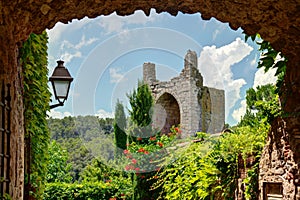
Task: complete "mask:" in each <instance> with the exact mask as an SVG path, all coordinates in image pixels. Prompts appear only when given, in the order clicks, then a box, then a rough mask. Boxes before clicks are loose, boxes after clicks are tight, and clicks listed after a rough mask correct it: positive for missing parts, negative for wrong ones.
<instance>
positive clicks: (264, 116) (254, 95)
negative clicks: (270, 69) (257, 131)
mask: <svg viewBox="0 0 300 200" xmlns="http://www.w3.org/2000/svg"><path fill="white" fill-rule="evenodd" d="M246 103H247V107H246V114H245V115H244V116H243V118H242V119H241V121H240V123H239V124H238V126H247V125H250V126H252V127H254V126H256V125H257V124H258V123H261V122H262V121H267V122H268V123H269V124H270V123H271V122H272V121H273V120H274V118H275V117H277V116H279V115H280V111H281V106H280V103H279V97H278V94H277V93H276V87H275V86H274V85H272V84H267V85H264V86H258V87H257V88H256V89H253V88H250V89H248V90H247V91H246Z"/></svg>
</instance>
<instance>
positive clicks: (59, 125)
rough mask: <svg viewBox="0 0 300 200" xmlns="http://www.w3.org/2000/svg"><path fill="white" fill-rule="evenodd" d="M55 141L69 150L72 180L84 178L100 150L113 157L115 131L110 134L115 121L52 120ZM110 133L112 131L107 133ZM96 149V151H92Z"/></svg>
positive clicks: (83, 118)
mask: <svg viewBox="0 0 300 200" xmlns="http://www.w3.org/2000/svg"><path fill="white" fill-rule="evenodd" d="M47 121H48V126H49V129H50V132H51V138H52V140H56V142H57V143H58V144H59V145H60V146H63V147H64V148H65V149H66V150H67V151H68V155H69V156H68V160H67V163H68V164H70V165H71V169H70V173H71V176H72V181H73V182H75V181H81V177H80V174H81V173H82V171H83V169H84V168H85V167H86V166H87V165H89V164H90V163H91V162H92V160H93V158H94V156H95V155H93V153H95V151H97V152H96V153H99V155H101V156H103V157H104V158H105V159H107V160H109V159H112V158H113V154H114V151H113V149H112V144H113V142H114V137H113V134H110V129H112V122H113V120H112V119H110V118H106V119H99V118H98V117H96V116H77V117H65V118H63V119H52V118H50V119H48V120H47ZM107 133H108V134H107ZM91 150H93V151H91Z"/></svg>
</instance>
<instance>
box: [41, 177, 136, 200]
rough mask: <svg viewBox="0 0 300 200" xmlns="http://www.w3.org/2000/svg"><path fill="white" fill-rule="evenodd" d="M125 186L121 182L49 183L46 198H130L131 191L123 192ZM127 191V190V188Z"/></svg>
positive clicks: (106, 199) (90, 199)
mask: <svg viewBox="0 0 300 200" xmlns="http://www.w3.org/2000/svg"><path fill="white" fill-rule="evenodd" d="M123 187H125V188H126V187H128V184H124V185H121V184H120V183H119V182H117V183H115V182H113V181H112V182H106V183H103V182H85V183H83V184H79V183H73V184H69V183H47V185H46V190H45V192H44V196H43V199H44V200H63V199H64V200H108V199H117V198H118V199H130V197H131V194H130V193H122V192H123V191H122V189H123ZM125 192H126V190H125Z"/></svg>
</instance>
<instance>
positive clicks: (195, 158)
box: [152, 139, 219, 199]
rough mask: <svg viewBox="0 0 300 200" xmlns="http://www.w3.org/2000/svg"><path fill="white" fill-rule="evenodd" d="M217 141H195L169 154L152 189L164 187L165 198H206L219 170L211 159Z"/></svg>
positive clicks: (163, 195) (162, 188) (162, 193)
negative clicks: (209, 155) (211, 152)
mask: <svg viewBox="0 0 300 200" xmlns="http://www.w3.org/2000/svg"><path fill="white" fill-rule="evenodd" d="M213 143H214V141H213V140H212V139H211V140H207V141H206V142H205V143H192V144H190V145H189V146H186V147H181V148H180V149H178V150H177V151H175V152H174V154H171V155H170V156H169V159H168V160H167V161H166V163H167V165H166V166H165V167H164V168H163V170H162V171H161V172H160V173H158V174H157V175H156V177H155V178H157V182H156V183H155V184H154V185H153V188H152V189H153V190H154V191H156V190H157V189H160V190H161V194H160V198H162V199H205V198H206V197H208V196H209V195H210V194H211V193H212V192H213V188H212V185H213V184H214V183H215V182H216V180H217V175H218V173H219V172H218V169H217V168H216V167H215V166H214V164H213V162H208V161H209V160H208V158H209V157H208V153H209V152H210V151H211V148H212V144H213Z"/></svg>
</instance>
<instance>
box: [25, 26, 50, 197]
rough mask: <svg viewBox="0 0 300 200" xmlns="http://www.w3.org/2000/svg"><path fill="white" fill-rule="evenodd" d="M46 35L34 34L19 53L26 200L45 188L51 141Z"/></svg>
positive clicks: (38, 194) (37, 195)
mask: <svg viewBox="0 0 300 200" xmlns="http://www.w3.org/2000/svg"><path fill="white" fill-rule="evenodd" d="M47 42H48V36H47V33H46V31H44V32H43V33H42V34H40V35H36V34H31V35H30V36H29V38H28V40H27V41H26V42H24V44H23V46H22V48H21V49H20V65H21V66H22V69H23V101H24V119H25V199H32V198H37V199H40V197H41V195H42V192H43V190H44V187H45V186H44V185H45V176H46V170H47V168H46V167H47V160H48V154H47V153H48V145H49V141H50V136H49V130H48V126H47V121H46V116H47V114H46V111H47V110H49V102H50V95H51V94H50V92H49V90H48V84H47V83H48V77H47V74H48V69H47V63H48V62H47Z"/></svg>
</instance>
